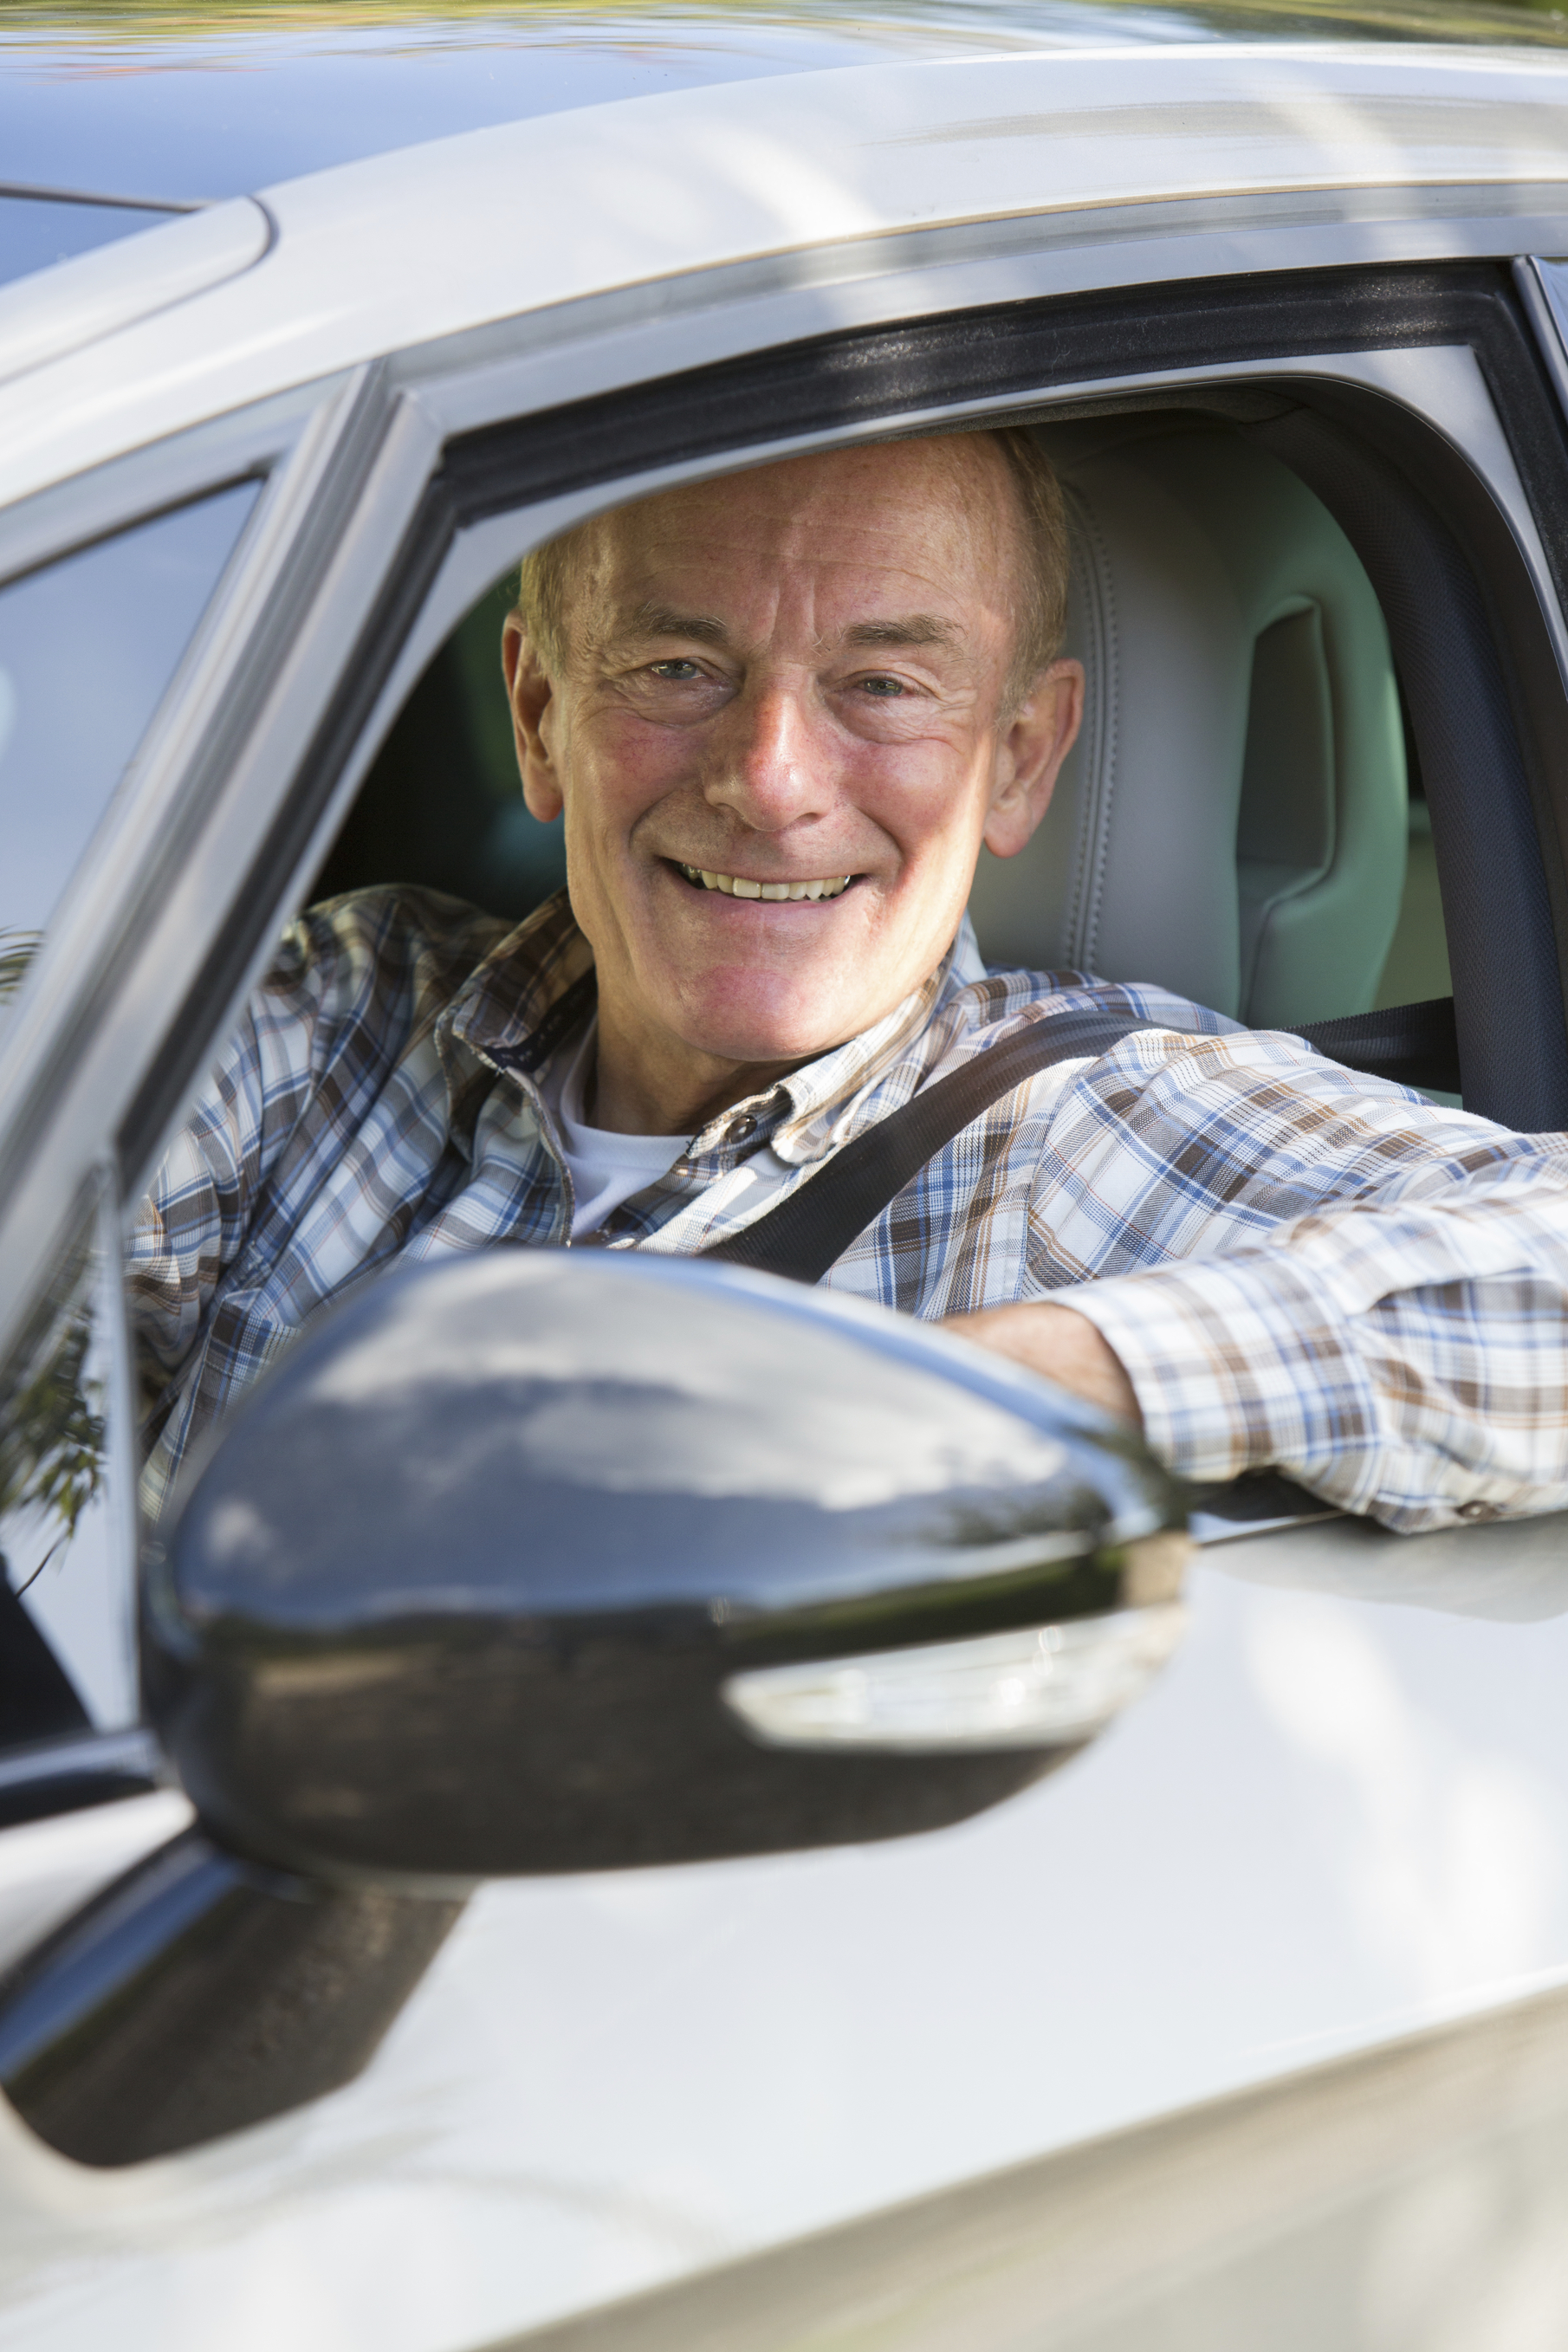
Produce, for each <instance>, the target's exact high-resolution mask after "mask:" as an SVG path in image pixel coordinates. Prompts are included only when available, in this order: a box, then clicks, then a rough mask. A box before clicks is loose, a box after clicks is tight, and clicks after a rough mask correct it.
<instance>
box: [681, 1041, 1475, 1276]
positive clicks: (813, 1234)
mask: <svg viewBox="0 0 1568 2352" xmlns="http://www.w3.org/2000/svg"><path fill="white" fill-rule="evenodd" d="M1169 1025H1170V1024H1168V1023H1165V1022H1159V1021H1141V1020H1135V1019H1133V1018H1132V1017H1131V1015H1129V1014H1125V1013H1100V1012H1082V1013H1054V1014H1052V1015H1050V1016H1049V1017H1048V1018H1047V1019H1045V1020H1040V1021H1031V1022H1029V1023H1028V1024H1027V1025H1026V1027H1024V1028H1022V1029H1020V1030H1018V1031H1017V1032H1016V1033H1015V1034H1014V1035H1012V1036H1010V1037H1008V1038H1006V1039H1005V1040H1004V1042H1003V1043H1002V1044H1001V1045H993V1046H991V1047H990V1048H989V1050H988V1051H987V1052H985V1053H983V1054H976V1055H974V1056H973V1059H972V1060H970V1061H967V1062H965V1063H964V1064H963V1067H962V1068H961V1069H957V1070H950V1071H949V1073H948V1075H947V1076H946V1077H944V1078H937V1079H936V1080H934V1081H933V1083H932V1084H931V1086H928V1087H921V1090H920V1092H919V1093H918V1094H917V1095H914V1096H912V1097H910V1100H909V1101H908V1102H907V1103H904V1104H903V1105H902V1106H901V1107H900V1108H899V1109H898V1110H895V1111H889V1114H888V1116H887V1118H881V1119H879V1120H878V1121H877V1124H876V1125H875V1127H868V1129H866V1131H865V1133H864V1134H863V1135H858V1136H856V1137H855V1138H854V1139H853V1141H851V1142H849V1143H847V1144H845V1146H844V1148H843V1150H840V1151H837V1152H836V1153H835V1154H834V1156H833V1158H832V1159H831V1160H829V1161H828V1163H827V1165H826V1168H824V1169H822V1170H821V1171H819V1173H818V1174H816V1176H813V1177H811V1178H809V1179H808V1180H807V1181H806V1182H805V1183H804V1184H799V1185H797V1186H796V1187H795V1191H794V1192H791V1193H789V1194H788V1195H787V1196H786V1197H785V1198H784V1200H782V1201H781V1202H779V1203H778V1205H777V1207H776V1208H773V1209H768V1210H766V1211H764V1213H763V1215H762V1216H760V1217H759V1218H758V1219H757V1220H756V1222H755V1223H754V1224H750V1225H747V1226H746V1227H745V1229H744V1231H743V1232H741V1233H738V1234H731V1235H730V1236H729V1237H728V1238H727V1239H726V1240H724V1241H721V1242H715V1243H714V1244H712V1246H711V1247H710V1248H709V1249H705V1250H702V1251H700V1252H699V1253H698V1255H700V1256H701V1257H704V1258H709V1259H712V1260H715V1261H716V1262H718V1263H719V1264H721V1265H746V1266H751V1267H752V1268H753V1269H755V1270H756V1271H757V1272H759V1273H763V1274H778V1275H783V1276H785V1277H786V1279H788V1280H789V1281H791V1282H820V1281H821V1279H822V1277H823V1276H824V1275H825V1274H826V1272H827V1269H828V1267H829V1266H830V1265H835V1264H836V1263H837V1260H838V1259H839V1258H841V1257H842V1256H843V1255H844V1253H845V1251H846V1250H847V1248H848V1247H849V1244H851V1242H853V1241H854V1240H856V1238H857V1237H858V1235H859V1234H863V1233H864V1232H865V1231H866V1229H867V1227H868V1225H872V1224H874V1223H876V1221H877V1219H878V1218H879V1216H880V1215H881V1213H882V1212H883V1210H884V1209H886V1208H887V1207H889V1204H890V1203H891V1202H894V1201H896V1200H897V1198H898V1196H899V1194H900V1192H902V1191H903V1189H904V1187H905V1185H906V1184H909V1183H911V1182H912V1181H913V1180H914V1179H915V1177H917V1176H918V1175H919V1174H920V1171H921V1169H922V1168H923V1167H924V1166H925V1165H926V1163H927V1161H928V1160H934V1159H935V1157H936V1155H937V1153H938V1152H939V1151H941V1150H942V1149H943V1147H944V1146H945V1145H947V1144H949V1143H951V1142H952V1139H953V1137H954V1136H955V1135H960V1134H962V1133H963V1129H965V1128H966V1127H969V1126H971V1125H972V1124H973V1121H974V1120H975V1119H977V1118H981V1117H982V1116H983V1115H984V1112H986V1111H987V1110H989V1109H990V1108H991V1106H992V1104H993V1103H994V1102H999V1101H1000V1100H1001V1098H1002V1097H1003V1096H1004V1095H1006V1094H1011V1093H1012V1091H1013V1089H1014V1087H1020V1086H1023V1085H1025V1084H1026V1082H1027V1081H1028V1080H1029V1079H1030V1078H1033V1077H1037V1076H1038V1075H1039V1073H1040V1072H1041V1071H1042V1070H1048V1069H1051V1068H1052V1067H1054V1066H1055V1065H1056V1064H1057V1063H1058V1062H1071V1061H1080V1060H1083V1059H1086V1058H1089V1057H1093V1058H1095V1059H1098V1058H1099V1056H1100V1055H1102V1054H1109V1053H1110V1051H1111V1049H1112V1048H1113V1047H1114V1046H1117V1045H1121V1041H1122V1039H1123V1038H1124V1037H1131V1036H1132V1035H1133V1034H1134V1033H1135V1032H1136V1031H1138V1030H1141V1029H1159V1028H1167V1027H1169ZM1204 1034H1207V1033H1204ZM1290 1034H1291V1035H1292V1036H1298V1037H1305V1038H1306V1039H1307V1041H1308V1043H1309V1044H1310V1045H1315V1046H1316V1047H1317V1048H1318V1050H1319V1052H1320V1053H1322V1054H1326V1055H1328V1056H1329V1058H1330V1060H1331V1061H1338V1062H1342V1063H1343V1064H1344V1065H1345V1066H1346V1067H1347V1068H1350V1069H1352V1070H1364V1071H1366V1072H1368V1073H1369V1075H1371V1076H1374V1077H1390V1078H1396V1079H1397V1080H1398V1081H1399V1082H1400V1083H1401V1084H1402V1085H1405V1086H1441V1087H1447V1086H1449V1085H1450V1083H1454V1084H1457V1081H1458V1046H1457V1045H1456V1044H1455V1042H1454V1001H1453V999H1452V997H1437V998H1435V999H1433V1000H1432V1001H1431V1002H1430V1003H1425V1004H1401V1005H1397V1006H1395V1007H1394V1008H1393V1009H1392V1010H1391V1011H1388V1012H1384V1013H1352V1014H1351V1015H1350V1017H1349V1018H1348V1019H1346V1020H1343V1021H1319V1022H1314V1023H1312V1024H1311V1025H1310V1027H1307V1028H1298V1029H1294V1030H1292V1031H1291V1032H1290ZM1413 1071H1420V1072H1426V1071H1440V1072H1441V1076H1411V1075H1409V1073H1411V1072H1413Z"/></svg>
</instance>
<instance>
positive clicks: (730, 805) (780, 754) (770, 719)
mask: <svg viewBox="0 0 1568 2352" xmlns="http://www.w3.org/2000/svg"><path fill="white" fill-rule="evenodd" d="M725 716H726V719H727V722H728V723H727V725H726V726H725V728H724V730H723V732H722V735H721V740H720V741H719V743H717V744H716V745H715V746H714V750H715V751H716V753H717V755H718V756H717V758H716V759H715V761H714V769H713V773H712V776H711V778H710V781H709V782H708V784H707V786H706V788H705V790H706V797H707V799H708V802H709V804H710V806H711V807H713V808H727V809H729V810H730V811H731V814H733V815H735V816H737V817H739V819H740V821H741V823H742V824H745V825H749V826H751V828H752V831H753V832H756V833H782V832H783V831H784V827H785V826H786V825H791V824H798V823H799V822H800V820H801V819H802V818H803V817H808V816H816V815H819V814H821V813H822V811H823V810H824V808H825V807H826V799H827V795H826V790H825V787H826V772H825V762H824V761H823V759H822V757H821V752H820V748H818V749H817V751H816V756H815V757H814V756H813V751H814V745H813V738H814V733H815V730H814V729H813V727H812V725H811V720H810V717H809V715H808V713H807V712H806V710H805V709H804V708H803V706H802V702H801V698H800V697H799V695H798V694H796V693H795V692H794V691H792V690H791V689H790V688H787V687H779V686H773V687H758V688H747V690H746V691H745V692H744V693H742V694H740V695H738V696H737V697H736V698H735V700H734V702H732V703H731V706H730V709H729V710H728V712H727V713H726V714H725Z"/></svg>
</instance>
